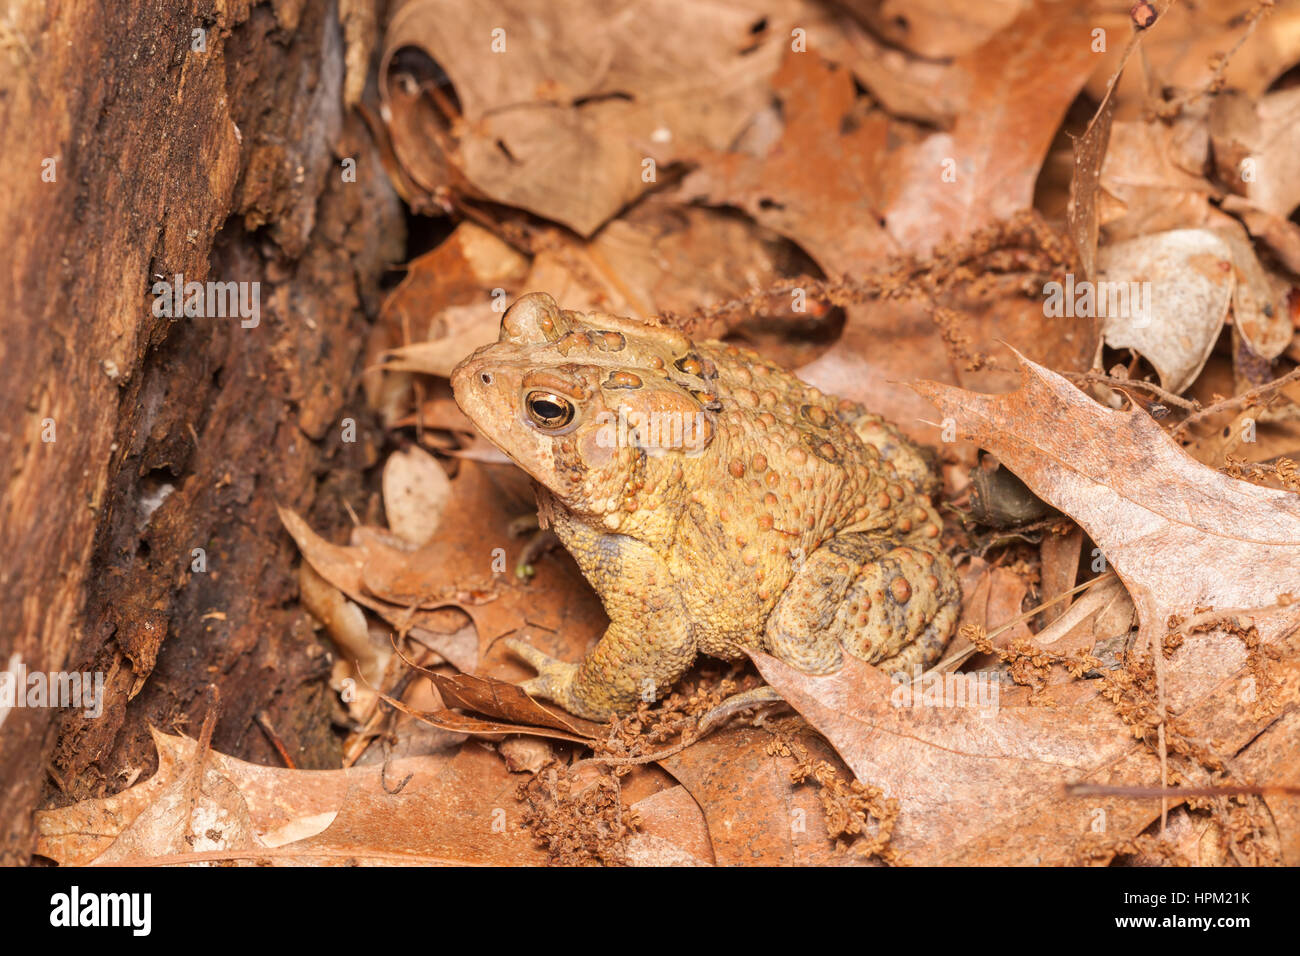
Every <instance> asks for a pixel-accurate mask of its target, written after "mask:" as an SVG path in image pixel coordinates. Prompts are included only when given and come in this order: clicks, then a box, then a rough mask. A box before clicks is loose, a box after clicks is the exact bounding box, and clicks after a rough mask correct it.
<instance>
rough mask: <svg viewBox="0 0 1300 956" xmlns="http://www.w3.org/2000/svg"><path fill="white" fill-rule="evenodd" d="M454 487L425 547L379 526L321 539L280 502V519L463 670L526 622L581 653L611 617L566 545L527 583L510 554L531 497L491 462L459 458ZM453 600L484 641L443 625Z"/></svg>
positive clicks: (518, 670)
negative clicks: (393, 541)
mask: <svg viewBox="0 0 1300 956" xmlns="http://www.w3.org/2000/svg"><path fill="white" fill-rule="evenodd" d="M525 487H526V486H525ZM452 494H453V500H454V501H455V506H454V508H452V509H451V510H450V511H449V513H448V514H447V515H446V517H445V519H444V521H443V524H442V525H441V527H440V528H439V530H438V533H437V534H436V535H435V536H434V538H433V539H432V540H431V541H429V542H428V543H427V544H426V545H425V546H424V547H422V548H420V549H419V550H417V551H402V550H399V549H397V548H394V547H391V546H388V545H386V544H384V543H383V542H382V540H381V539H380V538H379V537H378V536H375V535H366V536H361V537H360V538H359V541H358V543H357V544H356V545H354V546H352V547H344V546H342V545H336V544H333V543H332V542H329V541H326V540H325V539H323V538H321V537H320V536H319V535H317V534H316V533H315V532H314V531H312V530H311V528H310V527H309V526H308V525H307V523H306V522H305V521H303V520H302V518H300V517H299V516H297V515H295V514H293V513H292V512H289V511H287V510H286V509H281V511H280V518H281V520H282V521H283V522H284V525H285V528H286V529H287V530H288V531H289V533H290V534H291V535H292V536H293V538H294V541H295V542H296V543H297V544H298V548H299V550H300V551H301V552H302V554H303V557H304V559H305V560H306V561H308V562H309V563H310V564H311V565H312V567H313V568H315V569H316V571H317V572H318V573H319V574H320V575H321V577H323V578H325V580H327V581H328V582H329V583H330V584H332V585H334V586H335V587H337V588H339V589H340V590H341V591H342V592H343V593H344V594H346V595H347V596H348V597H349V598H351V599H352V600H353V601H355V602H357V603H358V604H360V605H362V606H364V607H367V608H370V609H371V610H373V611H375V612H376V613H378V614H379V615H380V616H382V617H383V618H384V619H385V620H386V621H388V622H389V623H390V624H391V625H392V626H393V627H394V628H397V629H399V630H404V629H406V628H412V627H414V628H421V629H422V631H423V633H422V634H421V638H420V639H421V642H422V643H424V644H425V645H426V646H430V647H432V648H433V649H434V650H436V651H438V653H440V654H442V656H443V657H445V658H446V659H447V660H448V661H450V662H451V663H452V664H454V665H455V666H456V667H457V669H459V670H462V671H465V672H470V671H475V670H477V669H478V667H479V665H480V662H481V660H482V657H483V655H484V654H486V652H487V650H488V648H489V646H490V645H491V644H492V643H493V642H494V641H495V640H496V639H497V638H499V637H501V636H503V635H505V634H509V633H512V632H515V631H519V630H520V629H522V628H525V627H528V628H529V632H528V633H529V635H530V640H532V641H533V642H534V643H536V644H537V645H538V646H539V647H540V648H541V649H542V650H544V651H546V652H547V653H549V654H551V655H552V656H557V657H561V658H563V659H566V660H574V659H578V658H580V657H581V656H582V654H583V653H584V652H585V651H586V649H587V646H588V645H589V644H590V643H591V642H593V641H594V640H595V639H596V638H597V637H599V636H600V634H601V633H603V632H604V629H605V627H606V625H607V623H608V622H607V619H606V617H605V615H604V610H603V608H602V607H601V604H600V601H599V599H598V598H597V597H596V595H595V593H594V592H592V590H591V588H590V587H589V586H588V585H587V584H586V582H585V580H584V579H583V578H582V575H581V573H580V572H579V571H578V569H577V566H576V565H575V564H574V563H573V561H572V559H571V558H569V556H568V554H567V552H562V551H561V552H555V553H553V554H550V555H548V556H547V557H546V560H543V561H539V562H537V566H536V574H535V575H534V576H533V578H532V579H531V580H530V581H528V582H527V583H524V582H521V581H520V580H518V578H516V576H515V574H514V565H513V560H512V559H508V558H507V555H510V554H517V553H518V551H519V549H520V547H521V544H520V543H519V541H518V540H517V539H515V538H513V537H512V536H511V533H510V529H509V525H510V522H511V520H512V519H513V518H515V517H517V516H518V515H519V514H520V513H522V512H524V511H525V510H528V509H529V505H528V503H527V502H526V500H525V499H522V498H521V499H517V500H516V499H515V498H514V496H513V495H512V494H508V493H503V490H502V488H501V487H500V486H498V485H497V484H495V483H494V482H493V480H492V479H491V478H490V477H489V476H488V474H487V472H486V471H485V468H484V466H482V465H479V464H478V463H476V462H472V461H468V460H465V461H462V462H461V468H460V473H459V474H458V475H457V477H456V479H455V480H454V481H453V482H452ZM445 607H458V608H461V609H462V610H464V611H465V613H467V614H468V615H469V616H470V617H471V618H472V619H473V621H474V624H475V627H476V628H477V631H478V646H477V647H466V646H464V644H463V642H462V641H460V640H459V639H458V638H457V635H456V634H454V633H446V632H447V630H448V629H447V627H446V626H445V624H444V623H443V622H442V621H440V620H438V619H437V618H436V616H434V615H436V614H437V609H439V608H445ZM437 635H441V636H442V642H441V643H440V642H439V641H438V640H437ZM491 666H492V667H493V668H497V667H500V668H501V672H500V675H499V676H502V677H506V678H509V679H520V678H523V677H524V676H526V675H527V674H528V673H529V672H528V671H527V669H526V668H524V667H523V666H521V665H520V666H517V665H514V664H513V663H511V662H509V661H507V660H506V659H505V658H504V657H501V658H499V659H495V660H494V661H493V662H492V664H491ZM493 673H497V671H496V670H493Z"/></svg>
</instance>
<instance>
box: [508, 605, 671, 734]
mask: <svg viewBox="0 0 1300 956" xmlns="http://www.w3.org/2000/svg"><path fill="white" fill-rule="evenodd" d="M506 646H507V647H509V648H510V649H511V650H512V651H514V652H515V653H516V654H518V655H519V656H520V657H522V658H523V659H524V660H525V661H527V662H528V663H529V664H531V665H532V666H533V668H534V669H535V670H536V671H537V676H536V677H534V678H532V679H531V680H527V681H524V682H523V683H522V684H520V686H521V687H522V688H523V689H524V690H525V691H526V692H528V693H529V694H533V695H534V696H537V697H545V698H547V699H548V700H553V701H555V703H557V704H559V705H560V706H561V707H563V708H564V709H565V710H567V711H569V712H570V713H574V714H577V715H578V716H579V717H586V718H588V719H590V720H607V719H608V718H610V717H612V716H613V715H614V714H622V713H626V712H628V711H630V710H635V709H636V705H637V704H638V703H639V702H640V701H643V700H644V701H653V700H656V699H658V698H659V697H662V696H663V695H664V694H665V693H667V692H668V688H669V687H671V686H672V683H673V681H675V680H677V678H679V677H681V676H682V674H684V673H685V672H686V671H687V670H688V669H689V668H690V666H691V664H692V663H693V662H694V660H695V641H694V640H693V639H692V638H691V636H690V628H689V626H688V625H686V624H685V621H684V619H683V618H682V616H681V614H680V613H676V614H672V615H667V614H662V613H654V612H653V611H651V612H649V613H647V614H646V616H644V617H642V618H640V619H639V620H632V621H627V622H622V621H618V620H613V621H611V622H610V625H609V628H608V629H606V631H605V634H604V636H603V637H602V638H601V639H600V643H598V644H597V645H596V646H595V647H593V648H592V649H591V650H590V651H589V652H588V653H587V656H586V657H585V658H583V661H582V663H581V664H572V663H569V662H568V661H561V660H556V659H555V658H553V657H550V656H548V655H546V654H543V653H542V652H541V651H539V650H537V649H536V648H535V647H533V646H531V645H529V644H526V643H524V642H523V641H520V640H514V639H511V640H508V641H507V642H506Z"/></svg>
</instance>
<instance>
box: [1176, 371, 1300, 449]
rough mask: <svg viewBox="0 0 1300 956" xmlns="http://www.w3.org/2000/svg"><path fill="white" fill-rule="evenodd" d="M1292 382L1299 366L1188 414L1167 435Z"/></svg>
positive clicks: (1297, 379)
mask: <svg viewBox="0 0 1300 956" xmlns="http://www.w3.org/2000/svg"><path fill="white" fill-rule="evenodd" d="M1292 382H1300V367H1297V368H1293V369H1292V370H1291V371H1289V372H1287V373H1286V374H1285V375H1283V376H1282V377H1281V378H1275V379H1273V381H1271V382H1265V383H1264V384H1263V385H1257V386H1255V387H1254V388H1252V389H1249V390H1248V391H1245V392H1242V393H1241V394H1240V395H1234V396H1233V397H1232V398H1225V399H1224V400H1223V401H1221V402H1215V403H1214V404H1213V405H1210V406H1208V407H1206V408H1202V409H1201V410H1200V411H1198V412H1194V413H1193V414H1191V415H1188V416H1187V417H1186V418H1184V419H1183V420H1182V421H1181V422H1179V423H1178V427H1177V428H1175V429H1174V430H1173V431H1172V432H1170V433H1169V437H1170V438H1177V437H1178V436H1179V435H1181V434H1182V433H1183V431H1185V430H1186V429H1188V428H1190V427H1191V426H1192V425H1195V424H1196V423H1197V422H1199V421H1204V420H1205V419H1206V418H1209V417H1210V416H1211V415H1217V414H1218V413H1219V412H1224V411H1227V410H1228V409H1230V408H1236V407H1237V406H1238V405H1253V404H1255V403H1256V401H1257V400H1258V399H1261V398H1263V397H1264V396H1265V395H1267V394H1269V393H1270V392H1275V391H1277V390H1278V389H1279V388H1284V387H1285V386H1287V385H1290V384H1291V383H1292Z"/></svg>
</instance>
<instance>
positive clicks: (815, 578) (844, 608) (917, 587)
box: [765, 533, 961, 674]
mask: <svg viewBox="0 0 1300 956" xmlns="http://www.w3.org/2000/svg"><path fill="white" fill-rule="evenodd" d="M960 600H961V592H960V589H959V587H958V584H957V575H956V571H955V570H954V569H953V566H952V561H951V560H950V559H949V558H948V556H947V555H945V554H942V553H939V552H935V551H930V550H927V549H925V548H920V547H916V546H915V545H911V544H903V543H900V542H898V541H895V540H891V539H884V540H882V539H881V538H879V537H876V536H874V535H867V534H856V533H854V534H845V535H840V536H838V537H835V538H832V539H831V540H830V541H828V542H826V544H824V545H823V546H822V547H820V548H818V549H817V550H816V551H814V552H813V553H812V555H811V556H810V557H809V559H808V561H807V563H806V564H805V565H804V566H803V568H802V569H800V571H799V573H798V574H797V575H796V576H795V578H794V580H793V581H791V582H790V585H789V586H788V587H787V588H786V590H785V593H784V594H783V595H782V596H781V600H780V601H779V602H778V603H777V606H776V608H775V609H773V611H772V614H771V616H770V617H769V618H768V622H767V629H766V635H765V636H766V642H767V647H768V650H769V651H770V652H771V653H772V654H774V655H775V656H777V657H779V658H781V659H782V660H783V661H785V662H787V663H789V664H792V665H793V666H795V667H798V668H800V669H801V670H804V671H808V672H810V673H815V674H824V673H829V672H830V671H834V670H837V669H838V668H839V667H840V665H841V664H842V663H843V656H842V655H843V652H845V651H847V652H848V653H849V654H852V655H853V656H854V657H857V658H859V659H860V660H864V661H866V662H867V663H869V664H876V665H878V666H880V667H881V668H883V669H885V670H888V671H891V672H892V671H897V670H905V671H908V672H911V671H913V670H915V669H916V668H924V667H928V666H929V665H930V664H933V663H934V662H935V661H936V660H938V658H939V655H940V654H942V653H943V648H944V646H945V645H946V644H947V643H948V639H949V637H951V636H952V632H953V630H954V629H955V627H956V624H957V612H958V608H959V605H960Z"/></svg>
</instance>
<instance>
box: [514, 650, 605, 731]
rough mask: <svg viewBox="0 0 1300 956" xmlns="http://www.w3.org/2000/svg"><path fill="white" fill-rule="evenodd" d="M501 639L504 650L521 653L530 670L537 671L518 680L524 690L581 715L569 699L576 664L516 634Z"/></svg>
mask: <svg viewBox="0 0 1300 956" xmlns="http://www.w3.org/2000/svg"><path fill="white" fill-rule="evenodd" d="M503 643H504V644H505V646H506V649H507V650H509V651H512V652H513V653H515V654H517V655H518V656H519V657H522V658H523V659H524V660H525V661H527V662H528V664H529V666H531V667H532V669H533V670H535V671H537V676H536V677H533V678H530V679H529V680H526V681H523V682H521V683H520V684H519V687H520V689H521V690H523V692H524V693H526V694H530V695H532V696H533V697H545V698H546V699H547V700H553V701H555V702H556V703H557V704H559V705H560V706H561V707H563V708H564V709H565V710H568V711H571V712H573V713H575V714H580V715H582V708H580V707H579V706H578V705H577V704H576V702H575V701H574V700H573V679H574V677H576V676H577V673H578V665H577V664H570V663H569V662H568V661H562V660H559V659H557V658H554V657H551V656H550V655H549V654H543V653H542V652H541V651H539V650H538V649H537V648H535V647H533V645H531V644H528V643H526V642H524V641H521V640H519V639H518V638H514V637H508V638H506V639H505V641H504V642H503ZM583 716H585V715H583Z"/></svg>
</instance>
